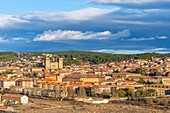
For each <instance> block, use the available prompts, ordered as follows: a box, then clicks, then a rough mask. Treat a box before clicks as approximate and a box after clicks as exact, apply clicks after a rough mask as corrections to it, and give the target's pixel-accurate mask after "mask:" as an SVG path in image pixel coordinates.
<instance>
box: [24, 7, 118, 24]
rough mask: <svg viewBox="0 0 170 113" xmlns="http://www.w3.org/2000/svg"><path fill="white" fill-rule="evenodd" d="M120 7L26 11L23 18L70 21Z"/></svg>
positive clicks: (92, 16) (86, 18)
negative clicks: (50, 11) (62, 10)
mask: <svg viewBox="0 0 170 113" xmlns="http://www.w3.org/2000/svg"><path fill="white" fill-rule="evenodd" d="M118 9H119V8H113V9H99V8H93V7H88V8H85V9H80V10H75V11H70V12H52V13H49V12H30V13H25V14H23V15H21V16H22V18H23V19H26V20H32V19H36V20H43V21H48V22H55V21H63V20H70V21H84V20H90V19H92V18H96V17H98V16H101V15H105V14H108V13H111V12H113V11H116V10H118Z"/></svg>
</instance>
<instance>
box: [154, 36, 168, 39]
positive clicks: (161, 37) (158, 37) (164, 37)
mask: <svg viewBox="0 0 170 113" xmlns="http://www.w3.org/2000/svg"><path fill="white" fill-rule="evenodd" d="M156 38H157V39H166V38H168V37H167V36H157V37H156Z"/></svg>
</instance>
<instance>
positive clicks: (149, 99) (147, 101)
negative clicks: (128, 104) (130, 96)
mask: <svg viewBox="0 0 170 113" xmlns="http://www.w3.org/2000/svg"><path fill="white" fill-rule="evenodd" d="M145 103H146V104H148V105H152V104H153V99H152V98H145Z"/></svg>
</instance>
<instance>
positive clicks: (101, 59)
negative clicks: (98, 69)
mask: <svg viewBox="0 0 170 113" xmlns="http://www.w3.org/2000/svg"><path fill="white" fill-rule="evenodd" d="M42 53H43V52H32V53H29V54H24V56H28V58H30V57H31V56H38V55H42ZM48 53H49V54H54V55H57V56H60V57H63V58H65V60H64V64H65V65H70V64H81V63H82V62H83V63H87V62H88V63H91V64H99V63H106V62H113V61H114V62H120V61H123V60H131V59H151V58H152V57H154V58H156V57H162V58H165V57H170V54H159V53H143V54H109V53H98V52H87V51H75V50H71V51H59V52H48ZM16 59H17V53H14V52H1V53H0V61H9V60H16Z"/></svg>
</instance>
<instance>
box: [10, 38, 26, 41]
mask: <svg viewBox="0 0 170 113" xmlns="http://www.w3.org/2000/svg"><path fill="white" fill-rule="evenodd" d="M12 40H15V41H21V40H26V39H25V38H20V37H15V38H12Z"/></svg>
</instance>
